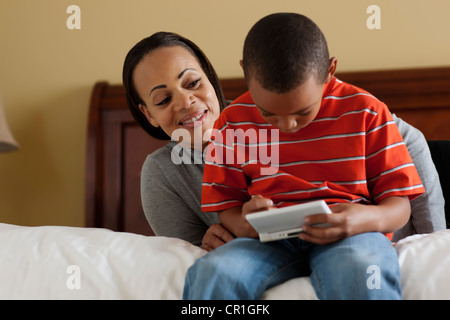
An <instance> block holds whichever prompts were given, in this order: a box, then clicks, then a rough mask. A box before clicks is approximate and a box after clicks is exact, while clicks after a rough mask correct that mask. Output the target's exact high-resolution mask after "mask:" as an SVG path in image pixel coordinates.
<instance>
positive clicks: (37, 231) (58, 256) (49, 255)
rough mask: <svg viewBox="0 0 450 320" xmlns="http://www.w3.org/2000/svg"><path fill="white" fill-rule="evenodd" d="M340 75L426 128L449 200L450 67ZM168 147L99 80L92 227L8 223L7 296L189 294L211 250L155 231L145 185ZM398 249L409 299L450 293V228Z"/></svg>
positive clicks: (0, 292)
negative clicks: (193, 275) (143, 179)
mask: <svg viewBox="0 0 450 320" xmlns="http://www.w3.org/2000/svg"><path fill="white" fill-rule="evenodd" d="M338 77H339V78H340V79H341V80H344V81H348V82H350V83H353V84H355V85H358V86H360V87H362V88H364V89H366V90H368V91H369V92H371V93H373V94H374V95H375V96H377V97H378V98H379V99H380V100H382V101H384V102H386V103H387V105H388V106H389V108H390V110H391V111H392V112H393V113H395V114H396V115H397V116H399V117H401V118H402V119H404V120H406V121H407V122H408V123H410V124H411V125H413V126H415V127H416V128H418V129H419V130H421V131H422V133H423V134H424V135H425V137H426V139H427V140H429V142H430V147H431V149H432V150H431V151H432V156H433V161H434V163H435V165H436V168H437V170H438V172H439V177H440V181H441V186H442V189H443V191H444V196H447V199H448V194H449V190H450V189H449V188H450V187H449V180H450V174H449V173H448V168H447V164H448V161H449V160H450V158H448V157H447V158H445V155H448V150H449V148H450V147H448V146H449V144H447V143H449V141H447V140H450V126H449V123H450V68H424V69H408V70H389V71H366V72H351V73H341V74H338ZM221 82H222V86H223V89H224V93H225V97H226V99H229V100H232V99H234V98H235V97H237V96H238V95H239V94H241V93H243V92H244V91H245V90H246V85H245V81H244V80H243V79H241V78H236V79H224V80H222V81H221ZM434 142H436V143H437V144H434ZM165 143H167V141H159V140H156V139H153V138H151V137H149V136H148V135H147V134H146V133H145V132H144V131H143V130H142V129H141V128H140V127H139V126H138V125H137V124H136V123H135V121H134V120H133V118H132V117H131V114H130V113H129V111H128V109H127V106H126V101H125V96H124V90H123V87H122V86H121V85H111V84H109V83H107V82H102V81H100V82H98V83H96V84H95V86H94V88H93V91H92V97H91V103H90V109H89V117H88V135H87V153H86V185H85V189H86V212H85V215H86V226H85V227H80V228H78V227H63V226H40V227H25V226H17V225H9V224H0V243H2V244H3V245H2V247H1V249H0V256H2V257H3V259H2V264H3V268H2V272H1V273H0V283H1V285H0V299H180V298H181V294H182V288H183V283H184V275H185V273H186V271H187V269H188V268H189V266H190V265H192V263H193V262H194V261H195V260H196V259H197V258H199V257H201V256H202V255H204V254H205V253H206V252H205V251H204V250H202V249H201V248H198V247H195V246H193V245H191V244H189V243H187V242H185V241H182V240H179V239H174V238H165V237H156V236H154V233H153V231H152V230H151V228H150V226H149V225H148V223H147V221H146V219H145V216H144V214H143V211H142V207H141V200H140V190H139V182H140V170H141V167H142V164H143V162H144V160H145V157H146V156H147V155H148V154H149V153H151V152H153V151H154V150H156V149H157V148H159V147H161V146H163V145H164V144H165ZM442 154H443V155H442ZM448 201H449V203H450V200H448ZM448 207H449V206H448V205H447V206H446V217H447V228H449V225H448V222H449V221H450V219H449V213H448ZM395 248H396V249H397V252H398V254H399V261H400V266H401V272H402V276H401V284H402V288H403V294H404V299H450V289H448V288H450V274H449V273H448V270H450V230H448V229H447V230H441V231H436V232H433V233H429V234H416V235H411V236H408V237H406V238H404V239H401V240H399V241H398V242H397V243H396V244H395ZM263 299H268V300H278V299H317V297H316V295H315V292H314V290H313V288H312V286H311V283H310V280H309V278H308V277H303V278H297V279H292V280H290V281H288V282H286V283H284V284H282V285H279V286H277V287H275V288H272V289H270V290H268V291H267V292H266V293H265V294H264V296H263Z"/></svg>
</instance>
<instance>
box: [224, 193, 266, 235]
mask: <svg viewBox="0 0 450 320" xmlns="http://www.w3.org/2000/svg"><path fill="white" fill-rule="evenodd" d="M272 206H273V203H272V200H270V199H268V198H264V197H263V196H261V195H256V196H253V197H252V198H251V199H250V200H249V201H247V202H246V203H244V205H243V206H242V207H233V208H230V209H227V210H224V211H222V212H220V213H219V220H220V222H221V223H222V224H223V225H224V226H225V228H227V229H228V230H230V232H231V233H233V234H234V235H235V236H236V237H248V238H258V237H259V235H258V232H256V230H255V229H254V228H253V227H252V226H251V224H250V223H249V222H248V221H247V219H246V218H245V216H246V215H247V214H251V213H254V212H258V211H264V210H269V209H270V208H271V207H272Z"/></svg>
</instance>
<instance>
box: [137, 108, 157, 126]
mask: <svg viewBox="0 0 450 320" xmlns="http://www.w3.org/2000/svg"><path fill="white" fill-rule="evenodd" d="M139 110H141V112H142V113H143V114H144V116H145V117H146V118H147V120H148V122H150V124H151V125H152V126H154V127H156V128H157V127H159V123H158V122H157V121H156V120H155V118H153V117H152V115H151V114H150V111H148V108H147V106H144V105H142V104H140V103H139Z"/></svg>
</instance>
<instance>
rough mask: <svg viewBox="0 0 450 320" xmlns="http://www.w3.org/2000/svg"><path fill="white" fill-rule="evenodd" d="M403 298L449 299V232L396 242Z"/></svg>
mask: <svg viewBox="0 0 450 320" xmlns="http://www.w3.org/2000/svg"><path fill="white" fill-rule="evenodd" d="M395 248H396V249H397V253H398V255H399V263H400V268H401V279H400V280H401V286H402V290H403V299H432V300H436V299H450V230H448V229H447V230H442V231H437V232H433V233H430V234H426V235H413V236H409V237H407V238H405V239H402V240H400V241H399V242H397V243H396V245H395Z"/></svg>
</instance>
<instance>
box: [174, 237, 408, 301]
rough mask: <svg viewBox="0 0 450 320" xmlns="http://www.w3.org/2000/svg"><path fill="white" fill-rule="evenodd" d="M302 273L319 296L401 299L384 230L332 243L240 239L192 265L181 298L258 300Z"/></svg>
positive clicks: (395, 262)
mask: <svg viewBox="0 0 450 320" xmlns="http://www.w3.org/2000/svg"><path fill="white" fill-rule="evenodd" d="M302 276H311V283H312V285H313V287H314V289H315V291H316V294H317V296H318V298H319V299H401V288H400V270H399V265H398V258H397V253H396V251H395V249H394V248H393V247H392V245H391V242H390V241H389V240H388V239H387V238H386V237H385V236H384V235H383V234H381V233H363V234H359V235H356V236H353V237H350V238H347V239H343V240H340V241H338V242H335V243H332V244H329V245H316V244H312V243H309V242H306V241H302V240H300V239H298V238H293V239H286V240H280V241H274V242H267V243H262V242H260V241H259V240H257V239H249V238H236V239H234V240H232V241H230V242H228V243H227V244H225V245H223V246H221V247H219V248H217V249H215V250H213V251H211V252H209V253H207V254H206V255H205V256H203V257H202V258H200V259H198V260H197V261H196V262H195V263H194V265H192V266H191V268H189V270H188V272H187V275H186V282H185V286H184V292H183V299H189V300H190V299H196V300H205V299H214V300H220V299H229V300H234V299H244V300H254V299H260V298H261V296H262V295H263V293H264V292H265V291H266V290H267V289H269V288H271V287H274V286H276V285H279V284H281V283H283V282H285V281H287V280H289V279H292V278H296V277H302Z"/></svg>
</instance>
